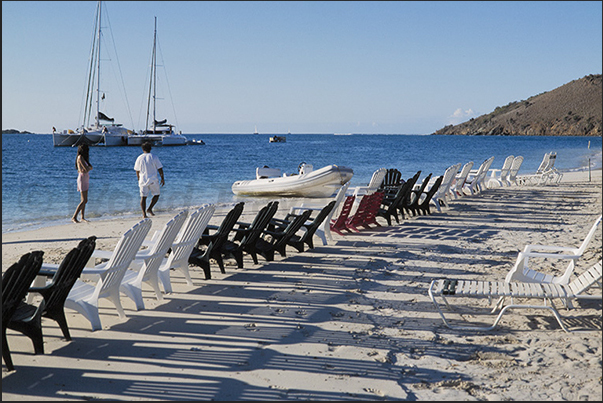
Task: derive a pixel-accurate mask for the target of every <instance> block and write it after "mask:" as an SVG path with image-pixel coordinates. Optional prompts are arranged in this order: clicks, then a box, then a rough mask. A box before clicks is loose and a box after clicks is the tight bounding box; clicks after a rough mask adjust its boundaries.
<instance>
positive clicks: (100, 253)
mask: <svg viewBox="0 0 603 403" xmlns="http://www.w3.org/2000/svg"><path fill="white" fill-rule="evenodd" d="M111 256H113V251H108V250H100V249H94V251H93V252H92V257H95V258H98V259H111ZM43 266H44V265H42V267H43ZM57 267H58V266H57Z"/></svg>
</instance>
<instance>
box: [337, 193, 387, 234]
mask: <svg viewBox="0 0 603 403" xmlns="http://www.w3.org/2000/svg"><path fill="white" fill-rule="evenodd" d="M382 200H383V192H382V191H378V192H375V193H373V194H370V195H365V196H362V200H360V203H359V204H358V208H357V209H356V212H355V213H354V214H352V215H350V216H349V217H348V218H347V220H346V221H345V228H346V229H347V230H348V231H350V232H360V228H366V229H370V228H371V227H370V225H371V224H374V225H377V226H379V227H380V226H381V224H379V223H378V222H377V220H376V219H375V217H376V216H377V212H378V211H379V207H380V206H381V201H382Z"/></svg>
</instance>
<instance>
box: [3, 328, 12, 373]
mask: <svg viewBox="0 0 603 403" xmlns="http://www.w3.org/2000/svg"><path fill="white" fill-rule="evenodd" d="M2 358H3V359H4V363H5V364H6V369H8V370H9V371H12V370H14V369H15V366H14V365H13V360H12V358H11V356H10V350H9V348H8V340H7V339H6V327H4V326H2Z"/></svg>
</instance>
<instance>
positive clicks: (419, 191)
mask: <svg viewBox="0 0 603 403" xmlns="http://www.w3.org/2000/svg"><path fill="white" fill-rule="evenodd" d="M432 175H433V174H431V173H430V174H429V175H427V176H426V177H425V178H423V182H421V185H420V186H419V187H418V188H416V189H412V190H411V194H410V197H409V198H407V199H405V200H406V201H407V202H405V203H403V205H402V207H403V208H404V210H406V212H407V213H408V215H409V216H410V214H412V215H413V216H416V215H417V206H418V204H419V202H420V201H421V196H423V195H424V193H425V191H426V190H425V189H427V185H428V184H429V182H430V181H431V176H432ZM415 187H416V186H415Z"/></svg>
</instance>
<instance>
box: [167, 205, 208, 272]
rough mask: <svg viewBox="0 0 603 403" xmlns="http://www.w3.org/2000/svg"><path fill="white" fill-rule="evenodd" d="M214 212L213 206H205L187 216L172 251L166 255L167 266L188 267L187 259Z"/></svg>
mask: <svg viewBox="0 0 603 403" xmlns="http://www.w3.org/2000/svg"><path fill="white" fill-rule="evenodd" d="M215 211H216V206H215V204H205V205H203V206H201V207H199V208H198V209H197V210H195V211H193V212H192V213H191V214H189V216H188V218H187V220H186V221H185V223H184V224H183V225H182V229H181V230H180V232H179V233H178V235H177V236H176V239H175V240H174V242H173V243H172V251H171V252H170V254H169V255H168V265H169V267H170V268H172V267H180V266H182V265H183V264H185V265H188V258H189V256H190V255H191V252H192V251H193V248H194V247H195V245H196V244H197V242H198V241H199V238H200V237H201V234H202V233H203V231H205V227H207V224H208V223H209V220H211V217H212V216H213V215H214V212H215Z"/></svg>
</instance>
